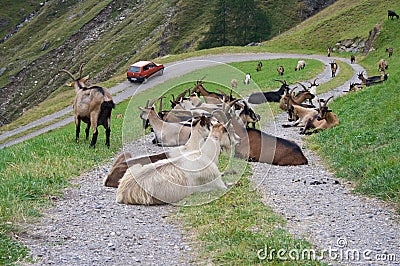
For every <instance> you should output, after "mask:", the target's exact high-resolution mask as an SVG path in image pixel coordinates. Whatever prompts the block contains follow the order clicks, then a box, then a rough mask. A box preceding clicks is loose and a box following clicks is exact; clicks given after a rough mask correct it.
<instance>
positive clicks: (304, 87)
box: [296, 82, 308, 91]
mask: <svg viewBox="0 0 400 266" xmlns="http://www.w3.org/2000/svg"><path fill="white" fill-rule="evenodd" d="M296 83H297V84H299V85H300V86H302V87H303V89H304V90H305V91H308V89H307V88H306V86H304V85H303V84H301V83H300V82H296Z"/></svg>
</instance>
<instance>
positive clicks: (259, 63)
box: [256, 61, 263, 72]
mask: <svg viewBox="0 0 400 266" xmlns="http://www.w3.org/2000/svg"><path fill="white" fill-rule="evenodd" d="M262 66H263V64H262V62H261V61H259V62H258V63H257V68H256V70H257V72H258V71H261V68H262Z"/></svg>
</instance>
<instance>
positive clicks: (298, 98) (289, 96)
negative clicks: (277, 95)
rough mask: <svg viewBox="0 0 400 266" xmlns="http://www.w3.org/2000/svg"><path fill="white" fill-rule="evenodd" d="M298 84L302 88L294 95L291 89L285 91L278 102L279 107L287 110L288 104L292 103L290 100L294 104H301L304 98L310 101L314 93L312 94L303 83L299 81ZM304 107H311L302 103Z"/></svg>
mask: <svg viewBox="0 0 400 266" xmlns="http://www.w3.org/2000/svg"><path fill="white" fill-rule="evenodd" d="M299 84H300V85H301V86H302V87H303V90H302V91H300V92H299V93H298V94H297V95H294V92H293V89H292V90H291V91H287V92H286V94H285V95H284V96H283V97H282V99H281V101H280V103H279V108H281V109H282V110H283V111H288V109H289V106H290V105H291V104H292V101H293V102H294V104H299V105H302V106H303V102H304V101H305V100H307V99H308V100H309V101H311V100H312V99H314V98H315V95H313V94H312V93H311V92H310V91H309V90H308V89H307V88H306V87H305V86H304V85H303V84H301V83H299ZM311 103H312V102H311ZM304 107H311V106H309V105H304Z"/></svg>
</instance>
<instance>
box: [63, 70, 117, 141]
mask: <svg viewBox="0 0 400 266" xmlns="http://www.w3.org/2000/svg"><path fill="white" fill-rule="evenodd" d="M83 66H84V64H82V65H81V66H80V68H79V77H78V78H75V77H74V75H72V74H71V72H69V71H68V70H65V69H62V70H60V71H61V72H65V73H67V74H68V75H69V76H70V77H71V78H72V80H73V82H72V83H70V84H68V86H70V87H74V89H75V93H76V96H75V99H74V116H75V125H76V130H75V139H76V142H79V133H80V125H81V121H83V122H84V123H86V124H87V126H86V129H85V133H86V139H88V137H89V130H90V127H92V129H93V136H92V141H91V143H90V146H91V147H93V148H94V147H95V146H96V142H97V135H98V129H97V127H98V126H99V125H102V126H104V128H105V129H106V145H107V147H110V133H111V112H112V109H113V108H115V104H114V102H113V99H112V97H111V94H110V92H109V91H108V89H106V88H103V87H100V86H91V87H86V81H87V79H88V78H89V76H86V77H82V71H83Z"/></svg>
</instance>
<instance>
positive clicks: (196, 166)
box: [116, 123, 230, 205]
mask: <svg viewBox="0 0 400 266" xmlns="http://www.w3.org/2000/svg"><path fill="white" fill-rule="evenodd" d="M224 143H229V144H228V145H230V139H229V136H228V132H227V131H226V129H225V127H224V125H222V124H220V123H218V124H215V125H213V127H212V128H211V131H210V134H209V136H208V138H207V139H206V140H205V142H204V143H203V144H202V146H201V147H200V149H199V150H195V151H190V152H186V153H183V154H182V155H181V156H178V157H175V158H172V159H165V160H160V161H157V162H155V163H151V164H146V165H144V166H142V165H138V164H136V165H134V166H132V167H130V168H129V169H128V171H126V173H125V175H124V176H123V178H122V179H121V180H120V184H119V186H118V189H117V196H116V201H117V202H118V203H123V204H144V205H155V204H165V203H177V202H179V201H180V200H182V199H184V198H185V197H187V196H189V195H190V194H193V193H195V192H207V191H211V190H220V189H226V186H225V184H224V182H223V181H222V179H221V172H220V171H219V169H218V166H217V163H218V157H219V154H220V146H221V145H222V144H224Z"/></svg>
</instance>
